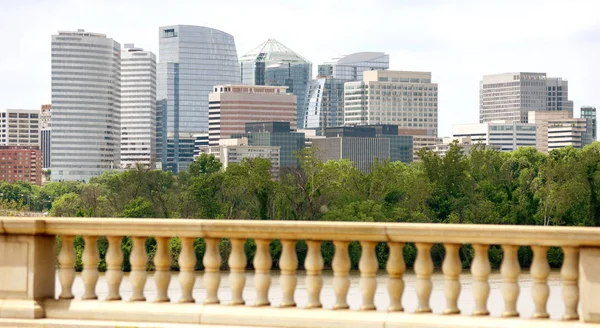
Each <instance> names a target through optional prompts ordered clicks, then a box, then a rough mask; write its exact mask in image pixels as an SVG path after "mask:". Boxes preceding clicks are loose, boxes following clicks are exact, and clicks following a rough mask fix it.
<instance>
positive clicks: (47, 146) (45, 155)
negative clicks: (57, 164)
mask: <svg viewBox="0 0 600 328" xmlns="http://www.w3.org/2000/svg"><path fill="white" fill-rule="evenodd" d="M51 138H52V131H50V129H43V130H41V131H40V151H41V152H42V168H43V169H44V170H47V169H50V165H51V163H52V155H51V154H52V153H51V143H50V140H51Z"/></svg>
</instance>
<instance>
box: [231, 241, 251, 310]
mask: <svg viewBox="0 0 600 328" xmlns="http://www.w3.org/2000/svg"><path fill="white" fill-rule="evenodd" d="M244 242H245V240H244V239H237V238H232V239H231V254H229V261H228V262H227V263H228V264H229V287H230V288H231V302H230V303H229V304H230V305H243V304H245V302H244V299H243V297H242V294H243V292H244V285H245V284H246V276H245V273H244V271H245V269H246V262H247V260H246V254H245V253H244Z"/></svg>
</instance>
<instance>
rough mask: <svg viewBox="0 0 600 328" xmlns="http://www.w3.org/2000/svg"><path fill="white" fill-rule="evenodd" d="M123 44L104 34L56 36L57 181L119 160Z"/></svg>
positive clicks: (54, 129) (53, 149)
mask: <svg viewBox="0 0 600 328" xmlns="http://www.w3.org/2000/svg"><path fill="white" fill-rule="evenodd" d="M120 124H121V45H120V44H119V43H118V42H116V41H114V40H113V39H110V38H107V37H106V35H104V34H99V33H90V32H85V31H84V30H78V31H76V32H63V31H59V32H58V34H57V35H53V36H52V145H51V152H52V162H51V168H52V176H51V179H52V180H53V181H60V180H85V181H88V180H89V179H90V178H91V177H94V176H97V175H100V174H101V173H102V172H104V171H106V170H110V169H113V168H118V167H119V166H120V152H121V145H120V144H121V126H120Z"/></svg>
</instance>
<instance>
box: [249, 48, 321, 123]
mask: <svg viewBox="0 0 600 328" xmlns="http://www.w3.org/2000/svg"><path fill="white" fill-rule="evenodd" d="M240 66H241V69H240V71H241V82H242V84H246V85H272V86H287V87H288V89H287V92H290V93H293V94H294V95H296V98H297V102H298V106H297V113H298V120H297V122H298V128H303V125H302V124H303V122H304V112H305V103H306V96H307V91H308V83H309V81H310V80H311V76H312V64H311V62H309V61H308V60H306V59H305V58H303V57H302V56H300V55H298V54H297V53H295V52H294V51H292V50H291V49H290V48H288V47H286V46H284V45H283V44H281V43H280V42H278V41H277V40H274V39H269V40H267V41H265V42H264V43H262V44H261V45H259V46H258V47H256V48H254V49H253V50H251V51H250V52H248V53H247V54H245V55H244V56H242V58H240Z"/></svg>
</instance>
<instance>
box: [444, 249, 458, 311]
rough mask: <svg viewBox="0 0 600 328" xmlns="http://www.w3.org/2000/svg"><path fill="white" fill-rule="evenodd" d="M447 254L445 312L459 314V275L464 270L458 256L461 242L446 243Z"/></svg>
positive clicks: (445, 260) (445, 262)
mask: <svg viewBox="0 0 600 328" xmlns="http://www.w3.org/2000/svg"><path fill="white" fill-rule="evenodd" d="M444 248H445V249H446V256H445V258H444V264H443V265H442V271H443V272H444V280H445V283H444V294H445V295H446V309H444V314H459V313H460V310H459V309H458V295H459V294H460V282H459V280H458V279H459V276H460V273H461V271H462V263H461V262H460V257H459V256H458V250H459V249H460V245H459V244H444Z"/></svg>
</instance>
